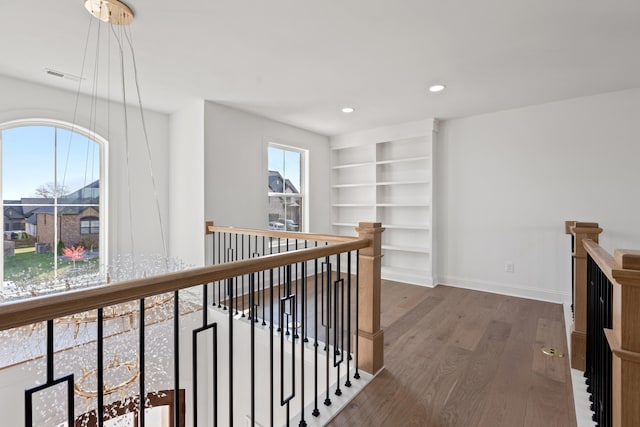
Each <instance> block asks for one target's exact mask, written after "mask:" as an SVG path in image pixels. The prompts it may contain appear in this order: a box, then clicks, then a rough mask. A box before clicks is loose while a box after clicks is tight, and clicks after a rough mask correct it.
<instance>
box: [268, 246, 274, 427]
mask: <svg viewBox="0 0 640 427" xmlns="http://www.w3.org/2000/svg"><path fill="white" fill-rule="evenodd" d="M272 243H273V242H272V238H271V237H269V246H270V248H269V252H271V253H273V246H272V245H271V244H272ZM274 400H275V399H274V393H273V268H272V269H270V270H269V402H270V404H269V426H271V427H273V406H274Z"/></svg>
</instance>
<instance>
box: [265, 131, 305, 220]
mask: <svg viewBox="0 0 640 427" xmlns="http://www.w3.org/2000/svg"><path fill="white" fill-rule="evenodd" d="M304 156H305V151H304V150H300V149H296V148H294V147H288V146H284V145H279V144H274V143H270V144H269V147H268V171H267V174H268V184H267V194H268V201H269V209H268V212H269V217H268V218H267V225H268V228H269V229H271V230H279V231H302V230H304V229H305V224H304V222H303V221H304V219H303V218H304V206H305V195H304V188H305V183H304V164H305V158H304Z"/></svg>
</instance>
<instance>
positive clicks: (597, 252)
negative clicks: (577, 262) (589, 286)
mask: <svg viewBox="0 0 640 427" xmlns="http://www.w3.org/2000/svg"><path fill="white" fill-rule="evenodd" d="M582 244H583V245H584V249H585V250H586V251H587V253H588V254H589V255H590V256H591V259H593V260H594V261H595V263H596V264H598V267H600V270H602V272H603V273H604V274H605V275H606V276H607V278H608V279H609V281H610V282H611V283H613V282H615V279H614V278H613V270H614V269H615V268H616V262H615V260H614V258H613V256H612V255H611V254H609V252H607V251H606V250H604V249H603V248H602V246H600V245H599V244H597V243H596V242H594V241H593V240H591V239H586V240H583V242H582Z"/></svg>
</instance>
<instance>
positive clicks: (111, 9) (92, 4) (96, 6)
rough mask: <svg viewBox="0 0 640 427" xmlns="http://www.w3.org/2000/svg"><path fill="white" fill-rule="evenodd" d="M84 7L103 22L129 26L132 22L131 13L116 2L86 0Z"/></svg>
mask: <svg viewBox="0 0 640 427" xmlns="http://www.w3.org/2000/svg"><path fill="white" fill-rule="evenodd" d="M84 7H85V8H86V9H87V10H88V11H89V13H90V14H92V15H93V16H95V17H96V18H98V19H99V20H101V21H103V22H108V23H110V24H114V25H129V24H131V23H132V22H133V11H132V10H131V8H130V7H129V6H127V5H126V4H124V3H122V2H121V1H118V0H86V1H85V2H84Z"/></svg>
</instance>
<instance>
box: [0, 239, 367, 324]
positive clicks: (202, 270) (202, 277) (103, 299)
mask: <svg viewBox="0 0 640 427" xmlns="http://www.w3.org/2000/svg"><path fill="white" fill-rule="evenodd" d="M236 230H237V229H234V232H235V231H236ZM294 234H298V233H294ZM301 234H302V233H301ZM369 244H370V242H369V239H363V238H360V239H359V238H347V239H346V240H342V241H339V242H338V243H334V244H331V245H326V246H318V247H315V248H308V249H299V250H295V251H289V252H283V253H280V254H273V255H265V256H262V257H259V258H253V259H249V260H243V261H235V262H229V263H225V264H219V265H214V266H208V267H199V268H193V269H189V270H185V271H180V272H176V273H167V274H163V275H159V276H154V277H148V278H143V279H135V280H128V281H125V282H120V283H114V284H108V285H106V284H105V285H100V286H94V287H90V288H84V289H78V290H71V291H68V292H64V293H61V294H54V295H46V296H39V297H34V298H31V299H28V300H21V301H13V302H7V303H4V304H0V331H2V330H6V329H11V328H16V327H20V326H24V325H30V324H32V323H37V322H43V321H45V320H50V319H55V318H58V317H62V316H68V315H71V314H74V313H80V312H83V311H88V310H94V309H97V308H101V307H108V306H111V305H115V304H120V303H123V302H127V301H133V300H138V299H140V298H147V297H151V296H154V295H158V294H163V293H166V292H173V291H177V290H180V289H185V288H189V287H192V286H196V285H201V284H204V283H211V282H216V281H219V280H225V279H229V278H232V277H237V276H242V275H245V274H252V273H256V272H259V271H264V270H269V269H272V268H277V267H281V266H284V265H289V264H294V263H297V262H303V261H309V260H313V259H316V258H322V257H326V256H331V255H335V254H339V253H343V252H349V251H355V250H359V249H364V248H367V247H368V246H369Z"/></svg>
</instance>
